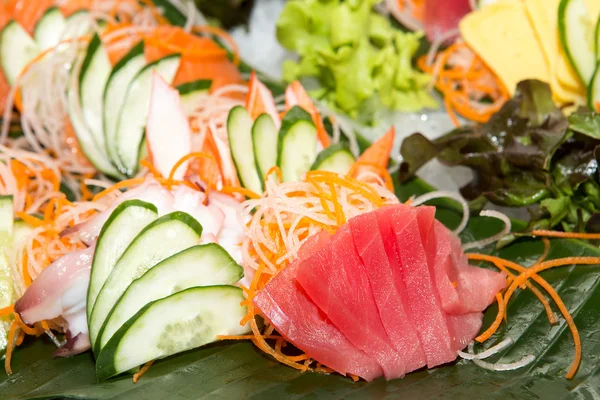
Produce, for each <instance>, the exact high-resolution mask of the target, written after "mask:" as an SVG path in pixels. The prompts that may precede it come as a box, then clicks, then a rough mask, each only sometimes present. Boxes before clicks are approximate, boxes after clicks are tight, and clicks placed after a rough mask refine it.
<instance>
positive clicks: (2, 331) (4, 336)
mask: <svg viewBox="0 0 600 400" xmlns="http://www.w3.org/2000/svg"><path fill="white" fill-rule="evenodd" d="M13 212H14V210H13V197H12V196H0V308H4V307H8V306H10V305H11V304H13V303H14V301H15V298H14V297H15V292H14V288H13V284H14V282H13V279H12V274H11V268H10V263H9V261H8V257H7V251H8V250H9V249H11V248H12V246H13V226H14V220H13ZM11 323H12V317H10V316H3V317H0V350H4V349H6V346H7V344H8V330H9V329H10V325H11Z"/></svg>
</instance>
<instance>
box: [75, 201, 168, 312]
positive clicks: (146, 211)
mask: <svg viewBox="0 0 600 400" xmlns="http://www.w3.org/2000/svg"><path fill="white" fill-rule="evenodd" d="M156 218H158V210H157V209H156V207H155V206H154V205H153V204H150V203H146V202H143V201H140V200H128V201H124V202H123V203H121V204H119V206H118V207H117V208H115V210H114V211H113V212H112V214H111V215H110V217H109V218H108V220H107V221H106V222H105V223H104V226H103V227H102V230H101V231H100V235H99V236H98V242H97V243H96V250H95V251H94V260H93V261H92V271H91V276H90V285H89V287H88V293H87V304H86V313H87V318H88V319H89V318H90V315H91V314H92V310H93V308H94V304H95V303H96V298H97V297H98V293H100V289H102V286H103V285H104V282H106V278H108V276H109V275H110V273H111V271H112V269H113V268H114V266H115V264H116V263H117V261H118V260H119V258H121V256H122V255H123V253H124V252H125V250H126V249H127V246H129V245H130V244H131V242H132V241H133V239H135V237H136V236H137V235H138V234H139V233H140V232H141V231H142V229H144V228H145V227H146V226H147V225H148V224H150V223H151V222H152V221H154V220H155V219H156Z"/></svg>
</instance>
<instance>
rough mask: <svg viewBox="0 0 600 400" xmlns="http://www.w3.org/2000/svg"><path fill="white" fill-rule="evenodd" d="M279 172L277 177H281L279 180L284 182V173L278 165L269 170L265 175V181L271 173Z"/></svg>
mask: <svg viewBox="0 0 600 400" xmlns="http://www.w3.org/2000/svg"><path fill="white" fill-rule="evenodd" d="M273 173H275V174H277V179H279V182H280V183H281V182H283V174H282V172H281V168H279V167H278V166H277V165H274V166H272V167H271V168H270V169H269V170H268V171H267V175H266V176H265V182H266V181H267V179H269V176H271V174H273Z"/></svg>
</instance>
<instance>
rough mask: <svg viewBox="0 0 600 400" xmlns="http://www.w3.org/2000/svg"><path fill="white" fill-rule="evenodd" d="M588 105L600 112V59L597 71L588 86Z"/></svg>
mask: <svg viewBox="0 0 600 400" xmlns="http://www.w3.org/2000/svg"><path fill="white" fill-rule="evenodd" d="M587 98H588V107H589V108H590V109H592V110H594V111H596V112H600V107H598V104H600V61H599V62H598V64H597V65H596V71H595V72H594V76H593V77H592V81H591V82H590V85H589V86H588V96H587Z"/></svg>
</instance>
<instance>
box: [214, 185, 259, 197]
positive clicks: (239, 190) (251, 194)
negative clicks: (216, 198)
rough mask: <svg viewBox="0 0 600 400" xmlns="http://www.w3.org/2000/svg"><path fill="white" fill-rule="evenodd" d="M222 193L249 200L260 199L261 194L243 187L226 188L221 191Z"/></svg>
mask: <svg viewBox="0 0 600 400" xmlns="http://www.w3.org/2000/svg"><path fill="white" fill-rule="evenodd" d="M221 192H222V193H225V194H241V195H243V196H246V197H248V198H249V199H260V195H259V194H257V193H255V192H253V191H252V190H249V189H246V188H243V187H234V186H224V187H223V188H222V189H221Z"/></svg>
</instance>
